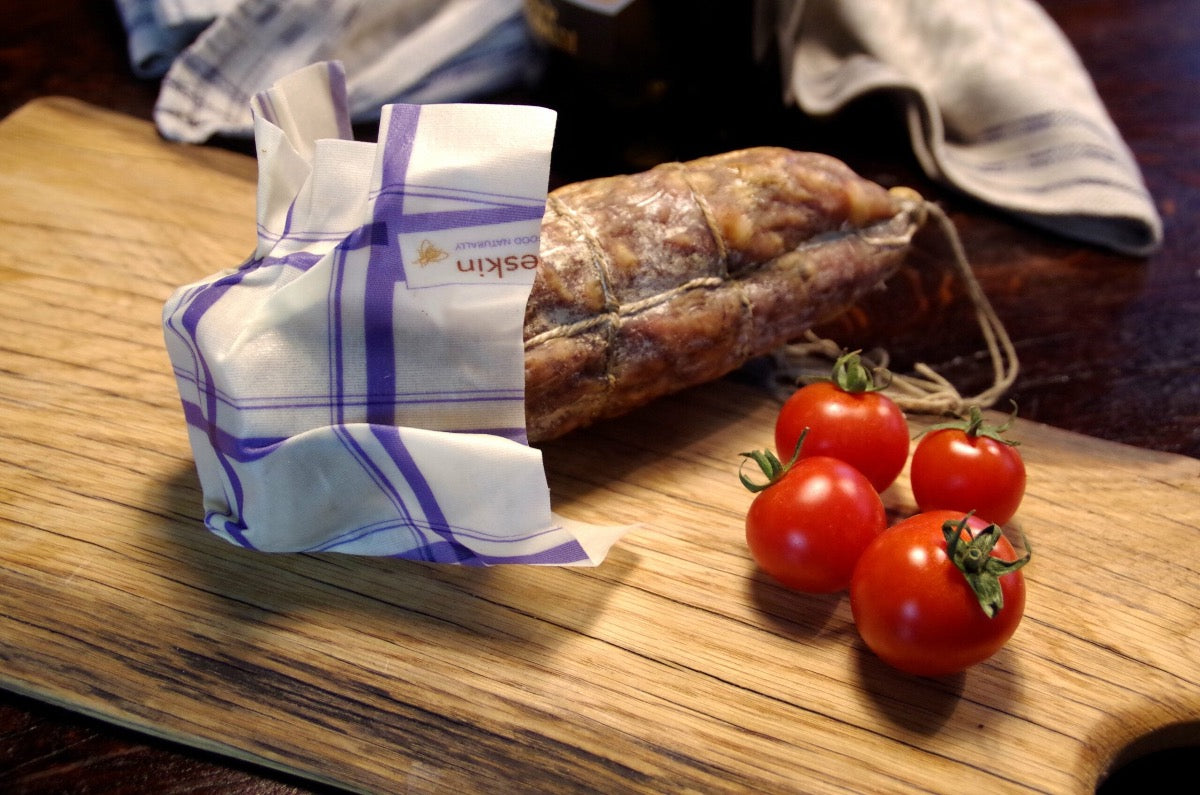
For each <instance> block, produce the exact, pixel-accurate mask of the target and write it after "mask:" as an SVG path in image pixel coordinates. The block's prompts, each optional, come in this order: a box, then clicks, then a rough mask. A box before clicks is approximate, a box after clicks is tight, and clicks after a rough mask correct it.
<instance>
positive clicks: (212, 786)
mask: <svg viewBox="0 0 1200 795" xmlns="http://www.w3.org/2000/svg"><path fill="white" fill-rule="evenodd" d="M1043 5H1044V6H1045V8H1046V9H1047V11H1049V13H1050V14H1051V15H1052V16H1053V18H1054V19H1055V20H1056V21H1057V22H1058V23H1059V25H1060V26H1061V27H1062V28H1063V30H1064V31H1065V32H1066V34H1067V36H1068V37H1069V38H1070V40H1071V41H1072V43H1073V44H1074V45H1075V47H1076V48H1077V50H1078V52H1079V54H1080V56H1081V57H1082V59H1083V62H1084V64H1085V65H1086V66H1087V68H1088V69H1089V71H1090V72H1091V74H1092V77H1093V79H1094V80H1095V82H1096V86H1097V88H1098V90H1099V92H1100V95H1101V96H1102V97H1103V99H1104V101H1105V103H1106V104H1107V107H1108V109H1109V112H1110V113H1111V115H1112V117H1113V119H1114V121H1115V122H1116V124H1117V126H1118V128H1119V129H1120V130H1121V132H1122V133H1123V134H1124V136H1125V139H1126V141H1127V142H1128V144H1129V145H1130V147H1131V148H1132V150H1133V152H1134V154H1135V156H1136V157H1137V160H1138V162H1139V163H1140V165H1141V167H1142V169H1143V173H1144V175H1145V178H1146V181H1147V183H1148V186H1149V188H1150V191H1151V193H1152V194H1153V195H1154V197H1155V199H1156V201H1157V203H1158V207H1159V211H1160V212H1161V214H1162V216H1163V220H1164V222H1165V226H1166V238H1165V242H1164V245H1163V247H1162V249H1161V250H1160V251H1158V252H1157V253H1155V254H1153V255H1152V256H1150V257H1147V258H1145V259H1136V258H1130V257H1125V256H1121V255H1117V254H1113V253H1110V252H1107V251H1103V250H1099V249H1096V248H1092V247H1088V246H1083V245H1079V244H1077V243H1074V242H1072V241H1068V240H1064V239H1060V238H1057V237H1054V236H1052V235H1049V234H1047V233H1044V232H1040V231H1037V230H1035V229H1032V228H1030V227H1027V226H1024V225H1022V224H1019V223H1017V222H1015V221H1012V220H1010V219H1008V218H1006V217H1004V216H1003V215H1001V214H999V213H997V212H995V211H993V210H991V209H989V208H987V207H984V206H981V205H979V204H977V203H975V202H972V201H971V200H969V199H966V198H964V197H961V196H958V195H954V194H953V193H950V192H947V191H945V190H942V189H940V188H938V187H937V186H934V185H931V184H929V183H928V182H927V181H926V180H924V179H923V178H922V177H921V176H920V174H919V172H918V170H917V167H916V164H915V162H914V160H913V158H912V155H911V153H910V151H909V149H908V145H907V138H906V133H905V131H904V129H903V126H902V123H901V121H900V120H899V119H898V118H897V117H896V116H895V114H894V113H893V112H892V111H891V109H890V108H889V107H888V106H887V105H886V104H885V103H881V102H875V101H872V100H867V101H863V102H860V103H857V104H856V105H855V106H854V107H852V108H851V109H849V110H848V111H847V112H845V113H843V114H841V115H839V116H838V117H837V118H835V119H832V120H823V121H816V120H811V119H803V118H800V117H798V116H797V115H796V114H793V113H788V112H780V111H778V110H776V109H772V110H770V111H766V112H764V113H763V115H762V116H761V117H759V118H755V117H751V118H749V119H748V123H747V124H745V125H741V126H738V127H737V128H736V129H732V130H728V131H725V133H727V137H726V138H724V139H714V140H713V142H712V145H714V146H716V145H726V144H727V145H728V146H729V147H730V148H732V146H735V145H741V144H743V143H778V144H784V145H788V146H792V147H794V148H801V149H813V150H816V151H826V152H829V153H830V154H834V155H836V156H839V157H841V158H842V159H844V160H846V161H847V162H848V163H849V164H850V165H851V166H853V167H854V168H856V169H857V170H858V171H860V172H861V173H863V174H864V175H866V176H868V177H871V178H874V179H877V180H878V181H880V182H883V183H885V184H887V183H891V184H895V183H905V184H909V185H911V186H913V187H915V188H917V189H918V190H920V191H922V192H923V193H924V194H925V195H926V196H927V197H930V198H933V199H936V200H938V201H939V202H941V203H942V204H943V205H944V206H945V207H946V208H947V209H948V210H949V211H950V213H951V215H952V217H953V219H954V221H955V223H956V224H957V226H958V228H959V230H960V233H961V235H962V238H963V242H964V244H965V246H966V247H967V250H968V252H969V255H970V258H971V260H972V263H973V265H974V266H975V268H976V271H977V273H978V275H979V278H980V280H981V282H982V284H983V286H984V289H985V290H986V291H987V293H988V294H989V296H990V298H991V300H992V302H993V304H994V305H995V307H996V310H997V312H998V313H999V315H1000V317H1001V319H1002V320H1003V321H1004V322H1005V324H1006V325H1007V327H1008V329H1009V331H1010V332H1011V333H1012V335H1013V338H1014V341H1015V342H1016V346H1017V350H1018V352H1019V355H1020V358H1021V365H1022V371H1021V375H1020V378H1019V380H1018V381H1017V383H1016V385H1015V387H1014V389H1013V390H1012V392H1011V396H1012V398H1014V399H1015V400H1016V401H1017V402H1018V403H1019V405H1020V411H1021V415H1022V416H1023V417H1025V418H1027V419H1032V420H1036V421H1040V422H1044V423H1047V424H1050V425H1055V426H1059V427H1062V428H1067V429H1070V430H1074V431H1078V432H1080V433H1085V434H1089V435H1092V436H1096V437H1100V438H1104V439H1110V440H1114V441H1119V442H1125V443H1128V444H1131V445H1136V446H1140V447H1146V448H1153V449H1157V450H1163V451H1169V452H1175V453H1181V454H1184V455H1189V456H1195V457H1200V254H1198V253H1197V252H1200V230H1198V229H1197V221H1200V2H1197V0H1156V2H1154V3H1152V4H1146V3H1141V2H1138V0H1046V2H1044V3H1043ZM4 7H5V13H4V24H3V27H2V28H0V116H4V115H7V114H8V113H9V112H11V111H12V110H14V109H16V108H17V107H19V106H20V105H22V104H24V103H25V102H27V101H28V100H30V99H33V98H35V97H38V96H44V95H51V94H60V95H67V96H73V97H78V98H80V99H83V100H86V101H88V102H91V103H93V104H96V105H100V106H103V107H107V108H111V109H114V110H118V111H121V112H124V113H127V114H130V115H133V116H137V117H140V118H147V119H148V118H150V115H151V110H152V108H153V103H154V99H155V97H156V95H157V91H158V87H157V85H156V84H155V83H154V82H151V81H142V80H138V79H136V78H135V77H134V76H133V75H132V73H131V71H130V69H129V66H128V62H127V60H126V55H125V42H124V34H123V31H122V28H121V26H120V23H119V21H118V19H117V16H116V12H115V9H114V7H113V6H112V5H111V4H109V3H95V2H85V0H56V2H53V3H46V2H40V3H39V2H32V0H7V2H6V3H5V6H4ZM743 115H745V114H743ZM667 140H670V137H669V136H668V137H667ZM232 146H234V147H236V146H237V145H236V144H232ZM556 157H557V155H556ZM571 167H572V164H570V163H569V162H567V161H566V160H560V161H557V162H556V168H557V173H558V175H559V177H560V178H562V179H567V178H574V177H576V176H587V174H583V173H578V174H576V173H574V172H572V170H571ZM940 245H941V244H940V242H939V241H937V240H935V239H929V240H925V241H923V242H922V243H921V245H920V246H919V249H918V260H919V259H920V258H921V257H929V258H934V257H939V256H941V255H942V254H943V253H944V252H943V251H940V250H939V246H940ZM918 264H919V263H918ZM927 270H929V269H925V271H927ZM923 272H924V271H923ZM926 282H928V283H926ZM940 287H941V286H940V285H939V284H938V283H937V282H936V279H934V280H933V281H930V279H929V278H926V277H919V278H917V279H916V280H915V281H914V282H913V283H912V285H911V286H910V287H909V288H908V289H910V290H912V291H913V296H912V297H913V298H914V299H916V298H921V299H925V303H926V305H928V306H932V307H933V309H934V310H935V311H937V310H940V311H941V312H942V313H944V315H945V316H944V317H940V318H938V319H937V321H936V322H937V323H938V324H940V325H939V327H940V328H942V329H943V332H942V333H934V334H931V333H929V331H928V324H929V322H930V319H929V318H928V317H920V318H913V317H909V316H906V314H905V312H903V311H899V309H900V307H899V306H898V305H897V304H895V303H893V304H892V306H893V308H894V310H896V311H891V312H887V313H882V312H881V313H878V315H869V316H868V318H867V319H866V320H865V321H862V322H860V323H858V324H857V325H853V326H851V325H846V324H843V325H841V326H840V327H837V328H835V329H833V331H836V332H837V333H838V334H839V335H840V337H839V338H840V340H841V341H844V342H846V343H848V344H854V343H861V344H864V345H874V344H879V343H881V342H885V343H886V344H887V347H888V348H889V349H890V351H891V353H892V354H893V356H894V357H895V360H896V361H897V363H898V364H899V365H901V366H902V365H903V364H904V363H905V362H911V361H913V360H923V361H926V362H928V363H929V364H931V365H932V366H934V367H935V369H938V370H939V371H941V372H942V373H943V374H945V375H946V376H947V377H949V378H950V379H951V380H953V381H956V382H957V383H959V385H960V387H961V388H962V389H963V391H964V393H967V392H968V391H969V390H971V391H973V390H974V389H977V388H979V387H981V386H983V384H982V383H978V380H979V376H978V370H979V368H978V366H977V362H976V361H974V354H975V352H976V351H977V350H978V348H979V343H978V339H977V338H976V337H975V336H974V335H973V334H972V333H971V331H970V329H971V326H970V321H969V320H967V319H966V318H965V315H964V313H963V309H962V304H963V302H962V301H961V300H955V298H954V296H953V295H950V296H945V295H944V294H943V293H942V292H940ZM917 321H920V322H917ZM963 324H965V325H963ZM959 325H963V327H964V328H966V329H967V331H965V332H963V333H960V334H956V333H954V329H955V328H956V327H957V326H959ZM1195 734H1197V732H1193V735H1195ZM1195 750H1196V749H1195V748H1192V749H1189V750H1187V751H1185V752H1181V753H1169V752H1168V753H1160V754H1157V755H1155V756H1154V758H1146V759H1143V760H1142V761H1141V762H1137V763H1134V764H1131V765H1129V766H1128V767H1127V768H1126V769H1125V771H1123V772H1122V773H1121V774H1119V775H1118V776H1117V777H1115V778H1114V779H1113V780H1112V781H1111V782H1110V783H1109V784H1108V785H1107V790H1108V791H1109V792H1117V791H1124V789H1123V787H1124V782H1126V781H1128V780H1129V779H1133V780H1135V781H1140V783H1141V784H1145V783H1146V782H1145V780H1144V777H1145V776H1147V775H1151V774H1162V773H1163V772H1164V771H1168V772H1180V771H1182V770H1183V765H1184V764H1185V763H1186V762H1187V759H1186V756H1187V754H1188V753H1195ZM1019 763H1020V760H1014V764H1019ZM0 791H3V792H7V793H84V792H87V793H119V792H131V793H132V792H137V793H141V792H156V793H166V792H169V793H192V794H195V793H218V792H221V793H224V792H253V793H285V792H311V791H318V788H316V787H313V786H311V785H309V784H307V783H306V782H300V781H295V780H290V779H287V778H285V777H282V776H279V775H277V774H275V773H272V772H270V771H265V770H260V769H255V768H250V767H247V766H245V765H242V764H240V763H236V762H231V761H229V760H227V759H224V758H215V757H212V756H209V755H206V754H204V753H201V752H198V751H193V750H191V749H187V748H180V747H176V746H173V745H170V744H167V743H163V742H160V741H157V740H155V739H153V738H150V737H146V736H143V735H140V734H136V733H133V732H130V731H127V730H124V729H120V728H117V727H113V726H110V725H108V724H106V723H103V722H99V721H94V720H91V719H89V718H87V717H86V716H82V715H77V714H73V713H70V712H66V711H63V710H60V709H58V708H56V707H53V706H50V705H47V704H43V703H41V702H38V701H36V700H32V699H29V698H26V697H23V696H19V695H17V694H13V693H8V692H4V691H0Z"/></svg>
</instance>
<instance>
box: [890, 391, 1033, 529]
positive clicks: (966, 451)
mask: <svg viewBox="0 0 1200 795" xmlns="http://www.w3.org/2000/svg"><path fill="white" fill-rule="evenodd" d="M1007 427H1008V424H1007V423H1006V424H1005V425H1003V426H1000V427H992V426H988V425H986V424H985V423H984V422H983V417H982V414H981V413H980V411H979V409H978V408H973V409H972V410H971V418H970V419H969V420H967V421H966V422H965V423H959V424H955V423H951V424H947V425H940V426H934V428H933V429H931V430H930V431H929V432H927V433H926V434H925V435H924V436H922V437H921V441H920V442H918V443H917V449H916V450H915V451H914V452H913V459H912V467H911V469H910V473H909V474H910V475H911V480H912V490H913V497H914V498H915V499H916V501H917V506H918V507H919V508H920V509H921V510H922V511H932V510H937V509H946V510H951V511H962V512H964V513H965V512H967V511H974V512H975V515H977V516H979V517H980V518H981V519H986V520H988V521H989V522H995V523H997V524H1004V523H1005V522H1007V521H1008V520H1010V519H1012V518H1013V515H1014V514H1016V512H1017V508H1018V507H1019V506H1020V505H1021V500H1022V498H1023V497H1024V496H1025V462H1024V461H1023V460H1022V459H1021V454H1020V453H1019V452H1017V448H1016V447H1015V445H1014V444H1013V443H1012V442H1009V441H1007V440H1005V439H1003V438H1001V436H1000V434H1001V433H1002V432H1003V431H1004V430H1005V429H1006V428H1007Z"/></svg>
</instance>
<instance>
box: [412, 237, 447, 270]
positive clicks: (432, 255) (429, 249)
mask: <svg viewBox="0 0 1200 795" xmlns="http://www.w3.org/2000/svg"><path fill="white" fill-rule="evenodd" d="M448 256H450V255H449V254H447V253H446V252H445V251H443V250H442V249H440V248H438V247H437V246H436V245H435V244H434V243H433V241H432V240H429V239H425V240H422V241H421V245H419V246H417V264H418V265H420V266H421V267H422V268H424V267H425V266H426V265H432V264H434V263H435V262H441V261H442V260H444V259H445V258H446V257H448Z"/></svg>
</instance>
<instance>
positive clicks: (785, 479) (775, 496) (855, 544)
mask: <svg viewBox="0 0 1200 795" xmlns="http://www.w3.org/2000/svg"><path fill="white" fill-rule="evenodd" d="M760 463H761V461H760ZM776 463H778V462H776ZM764 469H765V467H764ZM768 474H772V473H770V472H768ZM743 482H745V481H744V479H743ZM886 527H887V514H886V513H885V512H884V508H883V502H882V501H881V500H880V499H879V495H878V494H877V493H876V492H875V489H874V488H873V487H872V486H871V483H870V481H868V480H867V479H866V477H865V476H864V475H863V474H862V473H861V472H859V471H858V470H857V469H855V468H854V467H852V466H850V465H849V464H847V463H845V462H844V461H839V460H837V459H835V458H828V457H826V456H817V457H812V458H801V459H799V460H797V461H796V462H794V463H793V464H792V465H791V466H790V467H789V468H787V469H786V471H785V472H784V473H783V474H781V475H778V476H777V477H773V479H772V482H771V483H770V485H768V486H766V487H765V488H763V489H762V490H761V491H759V493H758V495H757V496H756V497H755V498H754V501H753V502H752V503H751V504H750V508H749V510H748V511H747V513H746V543H747V544H748V545H749V547H750V554H751V556H752V557H753V558H754V560H755V562H756V563H757V564H758V565H759V567H760V568H761V569H762V570H763V571H765V572H766V573H767V574H769V575H771V576H772V577H773V578H775V579H776V580H778V581H779V582H780V583H782V584H783V585H785V586H787V587H788V588H792V589H795V590H798V591H805V592H807V593H832V592H834V591H840V590H843V589H844V588H846V586H848V585H849V584H850V575H851V574H852V573H853V572H854V564H855V563H856V562H857V561H858V557H859V555H860V554H862V551H863V550H864V549H866V547H867V545H868V544H870V543H871V541H872V540H873V539H874V538H875V537H876V536H877V535H879V533H881V532H883V530H884V529H885V528H886Z"/></svg>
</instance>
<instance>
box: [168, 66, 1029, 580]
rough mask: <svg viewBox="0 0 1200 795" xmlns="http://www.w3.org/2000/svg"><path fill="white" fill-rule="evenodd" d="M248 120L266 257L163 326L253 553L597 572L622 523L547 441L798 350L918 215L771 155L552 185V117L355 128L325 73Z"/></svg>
mask: <svg viewBox="0 0 1200 795" xmlns="http://www.w3.org/2000/svg"><path fill="white" fill-rule="evenodd" d="M252 109H253V112H254V118H255V141H256V148H257V151H258V157H259V185H258V207H257V216H258V218H257V222H258V224H257V225H258V245H257V247H256V249H255V251H254V252H253V254H251V255H250V257H249V258H248V259H247V260H246V261H245V262H243V263H242V264H241V265H239V266H237V267H234V268H225V269H222V270H218V271H217V272H215V273H213V274H212V275H211V276H209V277H207V278H204V279H201V280H200V281H197V282H195V283H193V284H189V285H185V286H183V287H180V288H179V289H177V290H176V291H175V292H174V294H173V295H172V296H171V297H170V299H168V301H167V303H166V305H165V306H164V309H163V328H164V338H165V342H166V347H167V352H168V354H169V356H170V359H171V364H172V367H173V371H174V375H175V379H176V383H177V385H178V388H179V393H180V398H181V401H182V404H183V414H184V418H185V420H186V424H187V433H188V438H189V441H190V443H191V446H192V450H193V453H194V457H195V461H196V467H197V471H198V474H199V478H200V485H201V489H202V492H203V501H204V506H203V507H204V522H205V525H206V526H207V527H208V528H209V530H211V531H212V532H213V533H214V534H215V535H217V536H219V537H221V538H223V539H225V540H226V541H228V542H230V543H232V544H236V545H238V546H242V547H245V548H248V549H254V550H259V551H264V552H340V553H348V554H357V555H371V556H389V557H402V558H411V559H416V560H422V561H430V562H438V563H455V564H467V565H493V564H501V563H520V564H550V565H596V564H598V563H599V562H601V561H602V560H603V559H604V558H605V556H606V555H607V553H608V550H609V548H610V547H611V545H612V544H613V543H615V542H616V541H617V540H618V539H619V538H620V537H621V536H622V535H623V534H624V533H625V532H627V531H628V529H629V528H627V527H620V526H607V525H605V526H601V525H591V524H583V523H580V522H576V521H573V520H571V519H569V518H567V517H563V516H560V515H558V514H557V513H555V512H554V511H552V510H551V501H550V493H549V488H548V485H547V481H546V475H545V471H544V468H543V462H542V456H541V452H540V450H539V449H538V448H537V447H535V446H534V443H536V442H539V441H544V440H547V439H551V438H555V437H558V436H562V435H564V434H566V433H569V432H570V431H572V430H574V429H576V428H580V427H583V426H586V425H589V424H591V423H594V422H596V421H598V420H600V419H603V418H606V417H614V416H616V415H619V414H622V413H625V412H628V411H630V410H632V409H633V408H635V407H637V406H640V405H643V404H645V403H647V402H649V401H651V400H653V399H655V398H657V397H660V396H662V395H666V394H668V393H671V392H675V391H678V390H680V389H683V388H685V387H688V386H692V385H696V384H700V383H702V382H705V381H709V380H712V379H715V378H718V377H721V376H722V375H725V374H726V373H729V372H731V371H732V370H734V369H736V368H737V367H739V366H741V365H742V364H744V363H745V362H746V361H747V360H749V359H750V358H752V357H758V356H762V355H765V354H770V353H772V352H778V351H783V350H787V348H786V346H787V345H789V344H792V345H795V344H796V343H797V340H801V339H802V335H803V334H804V333H805V332H806V331H807V330H809V329H811V328H813V327H814V326H817V325H818V324H819V323H821V322H823V321H825V320H828V319H830V318H832V317H833V316H835V315H836V314H838V313H839V312H841V311H843V310H844V309H845V308H846V307H848V306H850V305H851V304H853V303H854V302H855V301H856V300H858V299H859V298H860V297H861V296H862V295H864V294H865V293H866V292H868V291H870V290H874V289H877V288H878V287H879V286H880V285H881V284H883V282H885V281H886V280H887V278H888V277H889V276H890V275H891V274H892V273H893V272H894V271H895V270H896V269H897V268H898V266H899V265H900V263H901V262H902V261H903V259H904V256H905V254H906V253H907V251H908V249H909V246H910V244H911V240H912V236H913V234H914V233H915V232H916V230H917V229H918V228H920V227H921V225H922V224H923V223H924V222H925V219H926V218H927V217H928V215H929V214H930V212H931V207H932V205H929V204H927V203H925V202H924V201H923V200H921V199H920V198H919V197H916V196H915V195H914V194H912V192H911V191H904V190H892V191H888V190H886V189H884V188H882V187H881V186H879V185H876V184H875V183H873V182H870V181H868V180H865V179H863V178H861V177H859V176H857V175H856V174H854V173H853V172H852V171H851V170H850V169H849V168H848V167H846V166H845V165H844V164H842V163H841V162H839V161H837V160H835V159H833V158H830V157H827V156H824V155H819V154H813V153H803V152H794V151H791V150H788V149H781V148H775V147H762V148H754V149H746V150H740V151H736V152H727V153H724V154H719V155H714V156H712V157H708V158H702V159H700V160H695V161H691V162H688V163H682V164H681V163H673V164H665V165H662V166H659V167H656V168H654V169H651V170H649V171H647V172H643V173H641V174H634V175H628V176H615V177H607V178H603V179H597V180H590V181H586V182H579V183H575V184H572V185H567V186H564V187H562V188H559V189H557V190H556V191H554V192H553V193H551V194H548V193H547V182H548V175H549V159H550V149H551V143H552V139H553V129H554V124H555V116H554V113H553V112H552V111H549V110H547V109H544V108H536V107H527V106H500V105H469V104H452V105H422V106H418V105H391V106H387V107H385V108H384V112H383V114H382V116H381V121H380V133H379V140H378V143H375V144H367V143H358V142H355V141H353V140H350V124H349V117H348V112H347V106H346V91H345V74H344V72H343V70H342V69H341V67H340V65H338V64H336V63H319V64H314V65H313V66H310V67H307V68H305V69H303V70H300V71H299V72H296V73H293V74H292V75H289V76H288V77H286V78H284V79H283V80H281V81H279V83H277V84H276V86H274V87H273V88H271V89H270V90H269V91H266V92H263V93H262V94H260V95H258V96H256V97H255V98H254V100H253V102H252ZM480 130H490V131H497V130H502V131H503V132H504V134H503V135H499V134H488V135H480V133H479V131H480ZM934 212H935V214H936V211H934ZM946 223H947V226H948V228H949V229H950V230H952V229H953V227H952V225H951V224H949V222H948V220H947V222H946ZM963 267H964V269H965V271H966V274H965V275H969V268H966V267H965V258H963ZM978 296H979V299H980V300H981V301H982V302H983V303H981V304H980V305H981V306H984V307H986V299H983V298H982V292H979V293H978ZM983 317H990V318H991V320H992V325H988V326H986V328H987V329H990V331H987V332H985V333H988V334H990V335H991V336H989V339H992V338H994V339H996V340H997V341H998V342H997V344H998V346H999V349H1000V350H1011V346H1010V345H1009V346H1006V344H1005V341H1006V339H1007V338H1006V337H1005V336H1004V335H1003V334H1002V328H1001V327H999V324H998V321H995V319H994V315H988V313H986V312H984V313H983V314H982V315H981V318H983ZM997 329H999V330H997ZM793 352H795V351H794V350H793ZM1011 362H1012V365H1011V366H1012V367H1014V368H1015V357H1013V358H1012V359H1011ZM997 372H998V373H1000V371H999V370H998V371H997Z"/></svg>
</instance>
